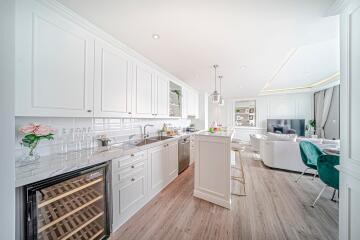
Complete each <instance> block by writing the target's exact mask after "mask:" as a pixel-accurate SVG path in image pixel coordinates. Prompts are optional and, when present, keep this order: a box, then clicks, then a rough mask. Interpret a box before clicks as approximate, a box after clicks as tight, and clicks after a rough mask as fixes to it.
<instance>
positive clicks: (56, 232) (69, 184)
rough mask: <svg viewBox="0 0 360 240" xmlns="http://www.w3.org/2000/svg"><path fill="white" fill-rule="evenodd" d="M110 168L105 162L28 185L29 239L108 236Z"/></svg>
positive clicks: (85, 239) (89, 239)
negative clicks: (107, 180) (107, 181)
mask: <svg viewBox="0 0 360 240" xmlns="http://www.w3.org/2000/svg"><path fill="white" fill-rule="evenodd" d="M106 171H107V164H102V165H99V166H96V167H92V168H88V169H83V170H79V171H76V172H72V173H69V174H65V175H62V176H60V177H55V178H52V179H48V180H45V181H42V182H39V183H36V184H33V185H30V186H27V188H26V194H27V195H26V196H27V199H26V200H27V203H26V206H27V211H26V215H27V217H26V218H27V219H26V221H27V237H26V239H31V240H35V239H39V240H67V239H68V240H75V239H76V240H98V239H105V238H107V237H108V235H109V223H108V211H107V184H106Z"/></svg>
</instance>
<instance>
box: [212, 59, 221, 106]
mask: <svg viewBox="0 0 360 240" xmlns="http://www.w3.org/2000/svg"><path fill="white" fill-rule="evenodd" d="M213 67H214V73H215V78H214V80H215V90H214V92H213V93H212V94H211V101H212V102H213V103H219V101H220V93H219V92H218V91H217V89H216V77H217V75H216V68H217V67H219V66H218V65H216V64H215V65H214V66H213Z"/></svg>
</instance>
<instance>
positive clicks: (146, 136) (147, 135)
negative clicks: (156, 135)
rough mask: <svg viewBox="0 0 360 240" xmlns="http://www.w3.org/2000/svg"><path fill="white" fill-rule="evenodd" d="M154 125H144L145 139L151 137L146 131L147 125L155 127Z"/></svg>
mask: <svg viewBox="0 0 360 240" xmlns="http://www.w3.org/2000/svg"><path fill="white" fill-rule="evenodd" d="M153 126H154V125H152V124H146V125H144V131H143V139H145V138H148V137H149V134H147V133H146V128H147V127H153Z"/></svg>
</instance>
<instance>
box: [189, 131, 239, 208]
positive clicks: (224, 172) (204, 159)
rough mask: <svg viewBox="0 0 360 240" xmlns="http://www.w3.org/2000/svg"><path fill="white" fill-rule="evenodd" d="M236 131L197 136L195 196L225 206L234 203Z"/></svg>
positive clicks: (206, 133) (201, 133)
mask: <svg viewBox="0 0 360 240" xmlns="http://www.w3.org/2000/svg"><path fill="white" fill-rule="evenodd" d="M233 134H234V132H233V131H226V132H224V131H222V132H216V133H210V132H207V131H204V132H200V133H198V134H197V135H196V136H195V144H196V153H195V173H194V177H195V187H194V196H195V197H197V198H201V199H203V200H206V201H209V202H212V203H214V204H217V205H220V206H222V207H225V208H230V206H231V189H230V188H231V174H230V171H231V140H232V137H233Z"/></svg>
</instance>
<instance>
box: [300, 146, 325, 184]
mask: <svg viewBox="0 0 360 240" xmlns="http://www.w3.org/2000/svg"><path fill="white" fill-rule="evenodd" d="M299 146H300V155H301V159H302V161H303V163H304V164H305V166H306V168H305V169H304V171H303V172H302V173H301V175H300V176H299V177H298V178H297V179H296V181H295V182H299V180H300V178H301V177H302V176H303V175H304V174H305V173H306V171H307V170H309V169H314V170H317V161H318V158H319V157H320V156H321V155H322V154H323V152H322V151H321V150H320V149H319V148H318V147H317V146H316V145H315V144H313V143H312V142H309V141H301V142H300V143H299ZM315 176H316V173H315V174H314V178H315ZM314 178H313V179H314Z"/></svg>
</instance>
